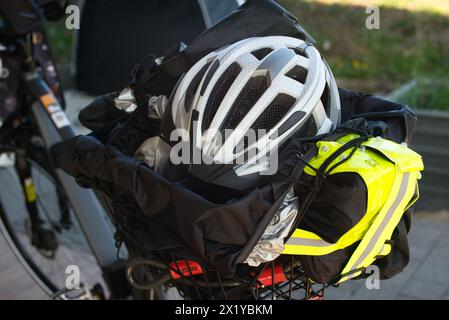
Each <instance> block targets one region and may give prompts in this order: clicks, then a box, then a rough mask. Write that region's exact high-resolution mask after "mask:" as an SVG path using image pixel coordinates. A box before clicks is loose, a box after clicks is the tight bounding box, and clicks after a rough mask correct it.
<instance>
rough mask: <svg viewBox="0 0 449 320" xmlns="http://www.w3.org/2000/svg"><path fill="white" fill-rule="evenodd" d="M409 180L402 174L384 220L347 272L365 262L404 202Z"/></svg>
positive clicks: (406, 175) (408, 177)
mask: <svg viewBox="0 0 449 320" xmlns="http://www.w3.org/2000/svg"><path fill="white" fill-rule="evenodd" d="M409 180H410V173H408V172H407V173H404V175H403V178H402V181H401V186H400V187H399V192H398V196H397V197H396V199H395V200H394V202H393V204H392V205H391V207H390V208H389V209H388V212H387V214H386V216H385V218H384V219H383V220H382V223H381V224H380V226H379V228H377V230H376V232H375V233H374V235H373V237H372V238H371V240H370V242H369V243H368V245H367V246H366V248H365V250H364V252H363V254H362V255H361V256H360V257H359V258H358V259H357V261H356V262H355V263H354V264H353V265H352V267H351V269H350V270H349V272H350V271H352V270H354V269H356V268H357V266H358V265H359V264H361V263H362V261H363V260H365V258H366V257H367V256H368V255H369V254H370V253H371V251H372V250H373V249H374V246H375V245H376V243H377V241H378V240H379V238H380V236H381V235H382V232H383V231H384V230H385V228H386V226H387V225H388V223H389V222H390V220H391V219H392V218H393V215H394V213H395V212H396V210H397V209H398V207H399V206H400V205H401V203H402V201H403V200H404V197H405V195H406V193H407V189H408V183H409ZM366 267H367V266H366ZM354 276H356V274H354V275H353V276H348V277H349V278H351V277H354Z"/></svg>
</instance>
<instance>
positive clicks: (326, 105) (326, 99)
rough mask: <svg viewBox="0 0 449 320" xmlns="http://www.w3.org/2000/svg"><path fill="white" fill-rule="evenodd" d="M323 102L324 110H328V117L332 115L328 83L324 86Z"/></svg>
mask: <svg viewBox="0 0 449 320" xmlns="http://www.w3.org/2000/svg"><path fill="white" fill-rule="evenodd" d="M321 103H322V104H323V107H324V110H325V111H326V114H327V116H328V117H330V108H331V106H330V103H329V86H328V85H327V83H326V86H325V87H324V91H323V94H322V96H321Z"/></svg>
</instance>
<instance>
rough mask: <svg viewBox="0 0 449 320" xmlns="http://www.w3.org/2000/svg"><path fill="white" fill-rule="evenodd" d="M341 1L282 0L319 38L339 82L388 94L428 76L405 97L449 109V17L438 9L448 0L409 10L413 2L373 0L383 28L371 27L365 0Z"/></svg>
mask: <svg viewBox="0 0 449 320" xmlns="http://www.w3.org/2000/svg"><path fill="white" fill-rule="evenodd" d="M336 2H337V1H332V0H330V1H329V0H327V1H326V0H322V1H312V0H309V1H298V0H280V1H279V3H280V4H281V5H283V6H284V7H286V8H287V9H288V10H290V11H291V12H292V13H293V14H294V15H295V16H296V17H298V19H299V21H300V24H301V25H302V26H303V27H304V28H305V29H306V30H307V31H308V32H309V33H310V34H311V35H312V37H314V38H315V40H316V41H317V47H318V48H319V49H321V50H320V51H321V52H322V54H323V56H324V57H325V58H326V59H327V60H328V62H329V64H330V66H331V68H332V70H333V71H334V73H335V75H336V76H337V78H339V79H340V80H341V81H340V83H343V84H344V83H345V80H347V79H350V80H351V81H350V84H351V86H352V89H356V90H364V91H369V92H373V93H377V92H382V93H387V92H388V91H390V90H392V89H394V88H396V87H398V86H400V85H401V84H404V83H406V82H408V81H410V80H412V79H416V80H420V79H426V81H417V86H416V88H415V91H414V92H411V93H410V94H409V95H407V96H405V95H404V96H403V97H404V100H403V101H402V102H407V103H410V104H411V105H412V106H414V107H420V108H433V109H449V85H447V82H449V16H448V15H446V14H443V13H444V10H438V8H439V7H438V4H439V3H440V5H441V6H442V5H443V4H444V5H448V2H449V1H442V0H438V1H436V3H434V4H431V2H429V1H425V3H424V4H426V7H425V9H426V10H422V11H420V10H410V8H409V6H410V3H412V2H413V1H408V2H404V1H402V2H401V1H391V0H383V1H379V0H377V1H370V3H373V2H376V3H380V4H382V6H380V7H379V8H380V29H379V30H368V29H367V28H366V26H365V21H366V19H367V17H368V14H366V12H365V10H366V5H364V1H363V0H362V1H350V0H343V1H338V3H336ZM395 4H396V5H397V6H399V9H398V8H397V7H395ZM448 13H449V12H448ZM429 79H430V80H429ZM432 79H434V81H432ZM424 83H425V84H424ZM421 85H422V87H421ZM401 99H402V98H401Z"/></svg>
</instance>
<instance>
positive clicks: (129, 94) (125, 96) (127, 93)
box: [114, 87, 137, 113]
mask: <svg viewBox="0 0 449 320" xmlns="http://www.w3.org/2000/svg"><path fill="white" fill-rule="evenodd" d="M114 104H115V106H116V107H117V108H118V109H120V110H123V111H126V112H128V113H131V112H133V111H134V110H136V109H137V104H136V98H135V97H134V91H133V89H131V88H129V87H128V88H126V89H125V90H123V91H122V92H120V95H119V96H118V97H117V98H115V99H114Z"/></svg>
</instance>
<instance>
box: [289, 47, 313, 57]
mask: <svg viewBox="0 0 449 320" xmlns="http://www.w3.org/2000/svg"><path fill="white" fill-rule="evenodd" d="M291 49H292V50H293V51H295V53H296V54H297V55H298V56H301V57H304V58H307V59H308V58H309V57H308V56H307V55H306V53H305V52H304V50H302V49H301V48H291Z"/></svg>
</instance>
